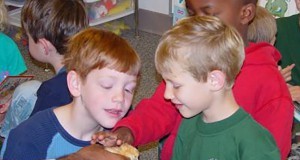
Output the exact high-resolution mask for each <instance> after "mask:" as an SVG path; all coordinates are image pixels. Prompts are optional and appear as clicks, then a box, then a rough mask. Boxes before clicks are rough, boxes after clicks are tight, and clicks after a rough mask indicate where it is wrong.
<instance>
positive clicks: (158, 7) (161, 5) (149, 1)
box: [139, 0, 170, 14]
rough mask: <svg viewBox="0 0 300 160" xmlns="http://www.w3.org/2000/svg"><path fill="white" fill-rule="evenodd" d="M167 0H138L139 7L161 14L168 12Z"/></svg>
mask: <svg viewBox="0 0 300 160" xmlns="http://www.w3.org/2000/svg"><path fill="white" fill-rule="evenodd" d="M169 3H170V1H169V0H139V8H140V9H145V10H148V11H152V12H158V13H162V14H169V13H170V11H169V8H170V4H169Z"/></svg>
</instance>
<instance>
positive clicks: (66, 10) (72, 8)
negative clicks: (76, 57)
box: [21, 0, 88, 55]
mask: <svg viewBox="0 0 300 160" xmlns="http://www.w3.org/2000/svg"><path fill="white" fill-rule="evenodd" d="M21 24H22V28H23V29H25V31H26V33H27V34H29V35H30V36H31V37H32V38H33V40H34V41H35V42H37V41H38V39H40V38H45V39H47V40H48V41H49V42H51V43H52V44H53V45H54V47H55V48H56V49H57V52H58V53H59V54H61V55H63V54H64V53H65V52H66V44H67V42H68V40H69V38H70V37H71V36H72V35H74V34H75V33H77V32H79V31H80V30H82V29H83V28H86V27H87V26H88V17H87V14H86V10H85V6H84V2H83V1H82V0H26V1H25V4H24V6H23V8H22V13H21Z"/></svg>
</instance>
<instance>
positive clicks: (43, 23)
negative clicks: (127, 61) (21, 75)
mask: <svg viewBox="0 0 300 160" xmlns="http://www.w3.org/2000/svg"><path fill="white" fill-rule="evenodd" d="M70 13H72V14H70ZM21 24H22V27H23V29H24V30H25V32H26V34H27V36H28V39H29V40H28V41H29V52H30V54H31V56H32V57H33V58H34V59H36V60H38V61H40V62H44V63H49V64H51V65H52V66H53V68H54V70H55V72H56V75H55V76H54V77H53V78H51V79H49V80H47V81H45V82H43V83H42V84H40V82H36V81H30V82H26V83H24V84H22V85H20V86H19V87H18V88H17V89H16V91H15V93H14V95H13V96H14V97H13V99H12V103H11V107H10V108H9V110H8V112H7V116H6V118H5V121H4V125H3V128H2V130H1V132H0V135H1V136H3V137H6V136H7V135H8V132H9V131H10V130H11V129H13V128H15V127H16V126H17V125H18V124H20V123H21V122H23V121H24V120H26V119H27V118H28V117H29V115H30V114H33V113H32V112H34V113H36V112H38V111H40V110H44V109H47V108H51V107H53V106H61V105H65V104H68V103H70V102H71V100H72V98H71V95H70V93H69V90H68V88H67V79H66V77H67V73H66V70H65V68H64V65H63V63H62V61H63V57H64V54H65V52H66V44H67V42H68V40H69V38H70V37H71V36H73V35H74V34H75V33H77V32H79V31H80V30H82V29H84V28H86V27H87V26H88V18H87V14H86V11H85V6H84V2H83V1H82V0H68V1H61V0H51V1H49V0H26V1H25V4H24V6H23V7H22V13H21ZM33 86H35V87H33ZM33 88H35V89H33ZM28 92H30V94H29V93H28Z"/></svg>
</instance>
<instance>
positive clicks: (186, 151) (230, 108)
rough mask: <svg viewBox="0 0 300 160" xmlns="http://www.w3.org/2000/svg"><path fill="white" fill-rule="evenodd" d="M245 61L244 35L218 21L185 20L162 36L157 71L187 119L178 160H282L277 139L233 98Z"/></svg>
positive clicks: (167, 95)
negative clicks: (235, 82) (238, 76)
mask: <svg viewBox="0 0 300 160" xmlns="http://www.w3.org/2000/svg"><path fill="white" fill-rule="evenodd" d="M244 58H245V53H244V45H243V39H242V38H241V37H240V35H239V33H238V32H237V31H236V30H235V29H233V28H231V27H228V26H226V25H224V24H223V23H222V22H221V21H220V20H219V19H218V18H215V17H208V16H201V17H198V16H194V17H189V18H186V19H183V20H181V21H179V22H178V23H177V24H176V25H175V26H174V27H173V28H172V29H171V30H169V31H167V32H166V33H165V34H164V35H163V36H162V38H161V41H160V42H159V44H158V48H157V50H156V54H155V65H156V69H157V71H158V72H159V73H160V74H161V75H162V77H163V79H164V81H165V83H166V88H165V91H164V98H165V99H166V100H169V101H171V103H172V104H173V105H174V106H175V107H176V108H177V109H178V111H179V112H180V114H181V115H182V116H183V117H184V118H183V120H182V122H181V124H180V126H179V129H178V133H177V136H176V141H175V144H174V148H173V156H172V159H173V160H183V159H190V160H194V159H230V160H235V159H236V160H239V159H243V160H246V159H256V160H276V159H277V160H279V159H280V154H279V150H278V148H277V146H276V143H275V141H274V138H273V137H272V135H271V134H270V133H269V132H268V131H267V130H266V129H265V128H263V127H262V126H261V125H259V124H258V123H257V122H256V121H255V120H253V119H252V117H251V116H250V115H249V114H248V113H246V112H245V110H244V109H242V108H240V107H239V105H238V104H237V102H236V101H235V99H234V97H233V94H232V86H233V84H234V80H235V78H236V75H238V73H239V71H240V68H241V66H242V64H243V60H244ZM216 146H218V147H216Z"/></svg>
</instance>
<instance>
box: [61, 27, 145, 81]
mask: <svg viewBox="0 0 300 160" xmlns="http://www.w3.org/2000/svg"><path fill="white" fill-rule="evenodd" d="M64 64H65V67H66V69H67V71H70V70H75V71H76V72H77V73H78V74H79V76H80V77H81V79H82V80H85V79H86V77H87V75H88V73H90V72H91V71H92V70H94V69H102V68H104V67H107V68H110V69H114V70H117V71H119V72H123V73H127V74H130V75H138V73H139V70H140V58H139V56H138V54H137V53H136V52H135V50H134V49H133V48H132V47H131V46H130V45H129V43H128V42H127V41H126V40H125V39H123V38H121V37H120V36H118V35H116V34H114V33H112V32H110V31H105V30H101V29H96V28H88V29H85V30H83V31H81V32H79V33H77V34H76V35H74V36H73V37H72V38H71V39H70V41H69V43H68V45H67V52H66V54H65V56H64Z"/></svg>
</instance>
